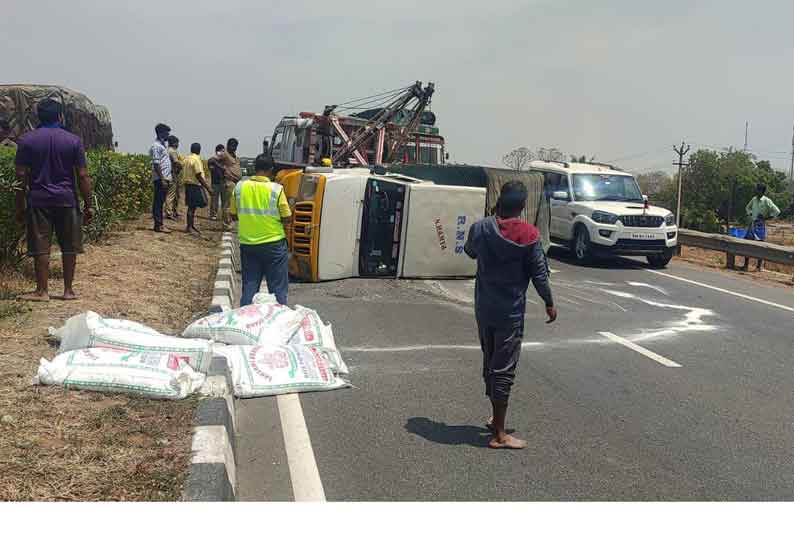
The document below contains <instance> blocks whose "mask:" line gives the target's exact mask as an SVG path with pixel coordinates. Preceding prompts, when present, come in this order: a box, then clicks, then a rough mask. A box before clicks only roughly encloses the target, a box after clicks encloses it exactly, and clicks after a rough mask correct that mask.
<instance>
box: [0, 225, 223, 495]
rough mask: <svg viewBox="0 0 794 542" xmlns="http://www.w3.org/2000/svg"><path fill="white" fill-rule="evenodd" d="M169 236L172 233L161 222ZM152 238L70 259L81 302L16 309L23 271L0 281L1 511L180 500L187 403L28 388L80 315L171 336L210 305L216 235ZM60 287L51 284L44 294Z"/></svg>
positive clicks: (190, 405)
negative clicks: (59, 331)
mask: <svg viewBox="0 0 794 542" xmlns="http://www.w3.org/2000/svg"><path fill="white" fill-rule="evenodd" d="M167 224H170V225H171V226H172V227H175V226H174V223H173V222H170V223H169V222H168V221H167ZM214 224H215V223H211V222H208V221H207V220H205V219H202V220H200V221H199V227H203V228H204V237H205V239H198V238H195V237H192V236H190V235H187V234H184V233H181V232H174V233H172V234H170V235H156V234H155V233H154V232H152V231H151V219H150V218H148V217H143V218H141V219H140V220H137V221H132V222H129V223H127V224H126V225H125V227H124V228H123V229H122V231H117V232H115V233H113V234H111V235H110V236H108V237H107V238H106V239H105V240H103V241H102V242H101V243H99V244H95V245H91V246H87V247H86V253H85V254H84V255H82V256H80V257H79V258H78V262H77V266H78V267H77V276H76V279H75V290H76V291H77V293H78V295H79V296H80V299H79V300H77V301H72V302H68V301H59V300H52V301H50V302H49V303H45V304H37V303H19V302H16V301H13V299H14V298H15V297H16V295H18V294H20V293H23V292H25V291H30V290H32V289H33V288H34V283H33V282H32V279H31V276H30V273H29V270H23V272H22V273H11V272H8V271H5V272H0V345H2V346H0V500H81V501H85V500H176V499H178V498H179V495H180V493H181V490H182V484H183V482H184V476H185V473H186V471H187V465H188V460H189V452H190V435H191V425H192V424H191V421H192V416H193V412H194V410H195V404H196V401H195V399H188V400H184V401H152V400H147V399H140V398H131V397H129V396H124V395H115V394H103V393H96V392H87V391H65V390H63V389H61V388H56V387H41V386H32V385H31V382H32V378H33V376H34V375H35V373H36V369H37V368H38V361H39V358H41V357H47V358H49V359H51V358H52V357H53V356H54V355H55V352H56V349H57V345H56V344H55V343H53V342H52V341H51V340H48V337H47V328H48V327H49V326H53V327H57V326H60V325H62V324H63V322H64V320H66V319H67V318H68V317H70V316H73V315H75V314H78V313H80V312H83V311H86V310H93V311H96V312H98V313H100V314H102V315H103V316H108V317H114V318H126V319H130V320H136V321H139V322H141V323H144V324H146V325H149V326H151V327H153V328H155V329H157V330H158V331H161V332H164V333H174V334H177V333H179V332H181V330H182V329H184V327H185V326H186V324H187V323H189V322H190V321H192V320H193V319H194V318H196V317H197V316H198V315H200V314H203V313H204V312H205V311H206V308H207V306H208V304H209V301H210V297H211V292H212V290H211V288H212V281H213V279H214V273H215V264H216V261H217V256H218V241H219V240H220V231H209V230H210V228H212V227H213V226H214ZM62 288H63V283H62V282H61V280H60V279H59V278H55V277H51V282H50V293H51V294H59V293H60V292H61V291H62Z"/></svg>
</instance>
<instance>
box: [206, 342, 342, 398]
mask: <svg viewBox="0 0 794 542" xmlns="http://www.w3.org/2000/svg"><path fill="white" fill-rule="evenodd" d="M216 353H217V354H219V355H222V356H225V357H226V359H227V360H228V362H229V366H230V367H231V371H232V383H233V386H234V395H235V396H237V397H264V396H268V395H280V394H284V393H299V392H305V391H328V390H335V389H339V388H345V387H348V386H349V384H348V383H347V382H345V381H344V380H342V379H341V378H339V377H338V376H336V375H335V374H334V371H333V370H332V367H331V360H330V358H329V354H328V353H327V352H325V351H323V349H321V348H316V347H311V346H265V345H257V346H221V347H218V348H217V350H216Z"/></svg>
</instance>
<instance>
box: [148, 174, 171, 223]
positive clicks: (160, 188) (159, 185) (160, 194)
mask: <svg viewBox="0 0 794 542" xmlns="http://www.w3.org/2000/svg"><path fill="white" fill-rule="evenodd" d="M152 186H153V188H154V198H153V202H152V218H153V219H154V229H156V230H158V229H160V228H162V227H163V207H164V206H165V196H166V194H167V192H168V188H167V187H166V186H165V184H164V183H163V180H162V179H155V180H154V181H152Z"/></svg>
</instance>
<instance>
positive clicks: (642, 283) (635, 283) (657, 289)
mask: <svg viewBox="0 0 794 542" xmlns="http://www.w3.org/2000/svg"><path fill="white" fill-rule="evenodd" d="M626 284H628V285H629V286H636V287H638V288H650V289H651V290H655V291H657V292H659V293H660V294H662V295H667V292H665V291H664V290H662V289H661V288H659V287H658V286H653V285H652V284H646V283H644V282H633V281H630V280H629V281H626Z"/></svg>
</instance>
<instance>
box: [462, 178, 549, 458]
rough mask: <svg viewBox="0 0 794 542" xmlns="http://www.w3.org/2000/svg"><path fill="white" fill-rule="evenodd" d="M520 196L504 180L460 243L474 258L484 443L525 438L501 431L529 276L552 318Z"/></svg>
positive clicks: (544, 271)
mask: <svg viewBox="0 0 794 542" xmlns="http://www.w3.org/2000/svg"><path fill="white" fill-rule="evenodd" d="M526 200H527V189H526V187H525V186H524V185H523V184H522V183H520V182H518V181H511V182H508V183H506V184H505V185H504V186H503V187H502V191H501V193H500V195H499V201H498V202H497V207H496V216H490V217H487V218H484V219H482V220H479V221H477V222H475V223H474V224H473V225H472V227H471V229H470V230H469V236H468V239H467V240H466V245H465V246H464V250H465V251H466V254H468V255H469V257H471V258H474V259H476V260H477V279H476V282H475V288H474V306H475V315H476V317H477V328H478V329H479V334H480V345H481V347H482V352H483V370H482V375H483V379H484V380H485V395H487V396H488V397H489V398H490V399H491V405H492V406H493V417H492V418H491V420H490V422H489V423H488V428H489V429H490V430H491V433H492V437H491V440H490V441H489V442H488V446H489V447H490V448H497V449H499V448H509V449H521V448H526V446H527V443H526V442H525V441H523V440H520V439H517V438H515V437H513V436H510V435H508V434H507V433H506V432H505V418H506V416H507V403H508V399H509V397H510V388H511V387H512V386H513V381H514V380H515V373H516V367H517V366H518V360H519V358H520V357H521V342H522V340H523V338H524V313H525V312H526V302H527V297H526V294H527V287H528V286H529V282H530V281H532V284H533V285H534V286H535V290H536V291H537V293H538V295H539V296H540V297H541V298H542V299H543V301H544V302H545V304H546V314H547V315H548V317H549V320H548V322H547V323H549V324H550V323H552V322H554V321H555V320H556V319H557V309H556V308H555V307H554V300H553V299H552V295H551V287H550V286H549V279H548V265H547V263H546V256H545V255H544V254H543V249H542V248H541V245H540V241H539V239H540V234H539V232H538V230H537V228H535V227H534V226H532V225H530V224H528V223H527V222H525V221H524V220H523V219H521V218H520V216H521V213H522V211H523V210H524V206H525V205H526Z"/></svg>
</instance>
